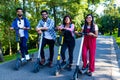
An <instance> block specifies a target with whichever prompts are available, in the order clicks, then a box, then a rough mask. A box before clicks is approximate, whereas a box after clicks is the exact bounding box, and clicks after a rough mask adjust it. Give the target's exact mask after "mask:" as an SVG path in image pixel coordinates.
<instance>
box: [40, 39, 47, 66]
mask: <svg viewBox="0 0 120 80" xmlns="http://www.w3.org/2000/svg"><path fill="white" fill-rule="evenodd" d="M40 44H42V45H41V51H40V56H41V62H40V63H41V64H44V63H45V55H44V47H45V45H46V39H45V38H43V40H42V43H39V45H40Z"/></svg>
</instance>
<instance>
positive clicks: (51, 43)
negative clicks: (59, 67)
mask: <svg viewBox="0 0 120 80" xmlns="http://www.w3.org/2000/svg"><path fill="white" fill-rule="evenodd" d="M48 41H49V43H48V46H49V52H50V57H49V60H50V61H53V56H54V44H55V41H54V40H48Z"/></svg>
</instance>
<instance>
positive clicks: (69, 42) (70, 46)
mask: <svg viewBox="0 0 120 80" xmlns="http://www.w3.org/2000/svg"><path fill="white" fill-rule="evenodd" d="M74 47H75V39H74V38H71V39H69V40H64V42H63V45H62V48H61V57H62V60H63V61H65V51H66V49H67V48H68V52H69V64H72V63H73V50H74Z"/></svg>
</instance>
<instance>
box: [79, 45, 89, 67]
mask: <svg viewBox="0 0 120 80" xmlns="http://www.w3.org/2000/svg"><path fill="white" fill-rule="evenodd" d="M80 47H81V46H80ZM87 50H88V49H87V45H86V43H83V47H82V61H83V68H86V65H87Z"/></svg>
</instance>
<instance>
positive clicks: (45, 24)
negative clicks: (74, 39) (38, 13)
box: [43, 22, 53, 39]
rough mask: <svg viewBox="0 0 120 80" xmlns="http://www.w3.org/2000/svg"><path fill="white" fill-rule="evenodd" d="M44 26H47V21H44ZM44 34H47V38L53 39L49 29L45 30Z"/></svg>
mask: <svg viewBox="0 0 120 80" xmlns="http://www.w3.org/2000/svg"><path fill="white" fill-rule="evenodd" d="M43 27H47V23H46V22H44V25H43ZM44 34H45V35H44V38H46V39H53V38H52V37H51V35H50V33H49V32H48V31H45V32H44Z"/></svg>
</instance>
